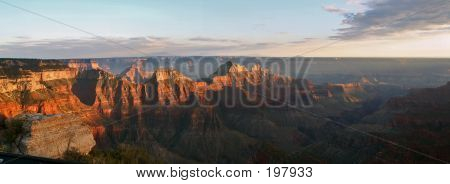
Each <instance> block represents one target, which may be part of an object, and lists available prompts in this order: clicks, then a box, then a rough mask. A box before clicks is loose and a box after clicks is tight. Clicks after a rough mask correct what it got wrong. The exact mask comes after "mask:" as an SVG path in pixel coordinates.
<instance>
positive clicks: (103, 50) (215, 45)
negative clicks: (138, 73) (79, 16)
mask: <svg viewBox="0 0 450 184" xmlns="http://www.w3.org/2000/svg"><path fill="white" fill-rule="evenodd" d="M197 42H200V43H197ZM288 44H289V43H288V42H286V43H276V42H256V43H251V42H244V41H238V40H231V39H230V40H229V39H211V38H200V37H198V38H192V39H188V40H173V39H169V38H163V37H153V36H146V37H131V38H117V37H108V38H84V39H43V40H31V39H27V40H17V41H14V42H8V43H3V44H1V43H0V50H1V51H2V52H1V55H0V57H21V58H24V57H25V58H52V59H61V58H99V57H127V56H153V55H179V56H181V55H221V54H224V55H233V54H235V53H237V54H244V55H245V54H246V53H250V52H261V51H267V50H271V49H277V48H280V47H283V46H287V45H288ZM264 53H265V52H264Z"/></svg>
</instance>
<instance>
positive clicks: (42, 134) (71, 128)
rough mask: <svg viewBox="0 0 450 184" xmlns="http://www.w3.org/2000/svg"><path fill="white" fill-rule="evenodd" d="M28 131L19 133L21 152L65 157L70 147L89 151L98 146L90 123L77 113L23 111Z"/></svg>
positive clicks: (18, 147) (24, 126)
mask: <svg viewBox="0 0 450 184" xmlns="http://www.w3.org/2000/svg"><path fill="white" fill-rule="evenodd" d="M16 119H18V120H22V121H24V122H25V123H24V124H23V129H24V134H23V135H21V136H19V137H18V140H17V142H18V146H17V152H19V153H22V154H26V155H33V156H39V157H46V158H62V157H63V156H64V153H65V152H66V151H68V150H71V151H77V152H79V153H81V154H84V155H86V154H88V153H89V152H90V151H91V149H92V148H93V147H94V146H95V140H94V136H93V135H92V131H91V128H90V126H88V125H86V124H84V123H83V122H82V121H81V120H80V119H79V118H77V117H76V116H75V115H53V116H44V115H41V114H25V115H20V116H19V117H17V118H16Z"/></svg>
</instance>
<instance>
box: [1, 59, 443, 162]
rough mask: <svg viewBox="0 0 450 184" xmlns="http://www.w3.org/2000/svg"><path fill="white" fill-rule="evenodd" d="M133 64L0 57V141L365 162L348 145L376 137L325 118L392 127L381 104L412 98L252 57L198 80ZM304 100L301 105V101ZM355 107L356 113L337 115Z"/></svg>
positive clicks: (38, 146) (48, 152) (231, 157)
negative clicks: (273, 66) (320, 79)
mask: <svg viewBox="0 0 450 184" xmlns="http://www.w3.org/2000/svg"><path fill="white" fill-rule="evenodd" d="M142 62H143V61H142V59H137V60H136V61H135V62H133V64H131V65H130V66H129V67H127V68H126V69H125V70H124V71H121V72H119V73H118V74H113V73H112V72H111V71H109V70H108V69H103V68H104V67H105V63H102V64H99V63H97V62H96V61H95V60H90V59H86V60H61V61H57V60H24V59H2V60H1V61H0V90H1V92H0V121H1V122H2V126H0V127H1V129H0V135H9V134H8V131H10V129H11V124H12V123H13V122H22V125H21V127H20V131H19V132H16V133H17V135H15V136H14V137H13V138H14V139H13V140H8V141H7V140H3V141H0V142H2V144H3V145H4V146H2V149H3V150H6V151H10V152H16V153H22V154H29V155H34V156H42V157H49V158H64V155H65V153H66V152H68V151H74V152H77V153H79V154H81V155H92V154H93V152H95V151H96V150H111V149H118V148H122V147H124V145H125V147H130V146H131V147H135V148H139V149H143V150H144V152H145V153H148V155H151V156H152V157H153V158H157V159H158V160H159V161H160V162H163V163H294V162H306V163H322V162H326V163H329V162H331V163H346V162H348V161H349V160H351V159H360V160H364V162H375V161H374V160H373V158H374V156H373V154H374V150H367V151H368V152H369V151H370V153H367V154H355V153H354V150H355V149H362V150H365V149H366V147H364V145H371V144H374V145H377V146H378V147H383V149H384V148H385V147H384V145H385V144H384V143H380V142H379V141H377V140H373V139H367V138H361V137H360V136H359V135H356V134H354V133H353V132H350V133H348V134H345V133H346V132H348V129H346V128H345V127H339V126H336V125H335V124H333V123H332V122H330V120H329V119H330V117H331V118H333V117H334V116H341V119H339V120H342V121H344V120H345V121H347V120H348V118H352V119H351V121H358V123H355V124H349V126H361V127H364V128H368V127H373V126H375V125H373V122H374V119H376V120H379V119H383V118H384V119H389V120H388V122H392V124H395V125H397V124H402V123H398V121H399V119H401V120H405V119H407V118H405V117H406V115H405V116H400V115H397V116H394V115H392V114H396V113H397V112H396V113H394V112H392V111H393V109H395V108H389V107H394V105H397V106H399V105H408V103H413V104H414V103H416V102H414V99H411V100H410V101H408V100H398V99H397V100H396V98H392V99H391V97H393V96H394V95H400V94H403V93H402V92H401V90H397V89H396V88H394V89H392V88H393V87H389V86H388V87H386V86H379V85H378V84H375V82H372V81H370V80H369V79H367V78H362V79H361V80H360V81H357V82H350V83H328V84H325V85H316V84H314V83H313V82H312V81H311V80H308V79H301V78H293V77H289V76H282V75H279V74H276V73H272V72H271V71H270V70H269V69H266V68H263V67H262V66H261V65H259V64H255V65H253V66H251V67H250V68H247V67H244V66H243V65H240V64H237V63H234V62H231V61H229V62H225V63H223V64H222V65H220V66H219V67H218V69H216V71H215V72H213V73H211V74H210V76H209V77H208V78H205V79H202V80H199V79H192V78H190V77H187V76H186V75H184V74H183V73H182V72H180V71H178V70H176V69H172V68H159V69H155V70H153V71H147V70H145V69H144V68H143V65H142ZM107 68H115V67H114V66H107ZM11 71H12V72H11ZM386 91H389V93H385V92H386ZM399 91H400V92H399ZM381 92H383V93H381ZM380 94H383V95H380ZM309 99H311V100H312V101H309ZM312 103H314V104H315V106H314V107H312V108H311V109H305V108H303V106H305V105H306V106H307V105H311V104H312ZM373 104H377V105H376V106H374V107H372V106H373ZM384 104H386V105H384ZM288 105H290V106H288ZM439 105H442V104H439ZM292 106H294V108H292ZM366 106H367V107H366ZM369 107H370V108H369ZM368 109H369V110H368ZM380 109H381V110H380ZM356 111H358V113H359V112H361V114H362V115H361V117H353V116H348V115H346V113H348V112H352V114H355V112H356ZM382 112H383V113H382ZM384 112H390V113H384ZM311 113H315V114H311ZM317 114H319V116H318V115H317ZM377 115H379V116H381V117H378V116H377ZM24 117H27V118H24ZM30 117H38V119H37V120H33V118H31V119H30ZM390 117H393V119H392V120H391V119H390ZM402 117H403V118H402ZM346 118H347V119H346ZM446 118H447V117H443V121H446V120H448V119H446ZM360 122H361V123H360ZM425 124H429V123H425ZM440 124H442V123H440ZM444 124H445V123H444ZM381 125H383V126H384V127H385V128H384V129H383V130H388V129H391V128H392V127H390V126H388V125H390V124H389V123H387V124H383V123H378V124H377V125H376V126H375V127H379V126H381ZM368 129H369V131H373V130H372V129H371V128H368ZM376 130H378V129H376ZM340 136H343V138H342V139H335V138H334V137H340ZM388 136H391V135H388ZM0 137H1V136H0ZM342 140H347V141H348V142H345V141H344V142H342ZM325 142H329V144H324V143H325ZM350 142H351V143H352V144H350V145H349V143H350ZM325 145H327V146H325ZM380 145H382V146H380ZM324 146H325V147H324ZM349 146H350V147H349ZM380 149H381V148H380ZM317 150H327V151H323V152H320V153H318V152H317ZM387 150H389V149H387ZM389 151H392V150H389ZM386 152H387V151H386ZM444 153H445V152H444ZM439 154H441V153H439ZM337 156H347V157H346V158H347V159H342V158H343V157H342V158H341V157H339V158H338V157H337ZM383 156H385V157H388V156H387V155H383Z"/></svg>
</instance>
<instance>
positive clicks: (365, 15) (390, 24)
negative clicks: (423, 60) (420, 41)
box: [333, 0, 450, 39]
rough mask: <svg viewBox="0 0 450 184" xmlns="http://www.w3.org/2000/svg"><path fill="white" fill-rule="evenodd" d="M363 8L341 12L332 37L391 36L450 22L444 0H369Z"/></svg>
mask: <svg viewBox="0 0 450 184" xmlns="http://www.w3.org/2000/svg"><path fill="white" fill-rule="evenodd" d="M363 4H364V5H365V6H367V9H366V10H365V11H363V12H359V13H346V14H345V15H344V20H343V22H342V23H343V24H344V25H345V26H346V27H344V28H340V29H338V30H337V31H338V34H337V35H336V36H334V37H333V38H336V39H360V38H367V37H383V36H393V35H396V34H400V33H404V32H414V31H417V32H420V31H433V30H436V29H437V28H438V27H445V26H448V25H450V1H448V0H426V1H424V0H401V1H400V0H372V1H369V2H365V3H363Z"/></svg>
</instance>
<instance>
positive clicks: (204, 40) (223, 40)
mask: <svg viewBox="0 0 450 184" xmlns="http://www.w3.org/2000/svg"><path fill="white" fill-rule="evenodd" d="M189 41H194V42H229V43H240V41H239V40H233V39H217V38H207V37H194V38H190V39H189Z"/></svg>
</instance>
